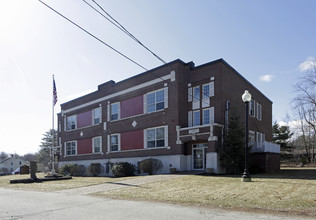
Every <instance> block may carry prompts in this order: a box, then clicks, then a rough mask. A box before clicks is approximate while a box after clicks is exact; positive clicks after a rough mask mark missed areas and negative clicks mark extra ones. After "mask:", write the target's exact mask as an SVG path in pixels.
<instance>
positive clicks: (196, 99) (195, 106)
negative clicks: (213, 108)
mask: <svg viewBox="0 0 316 220" xmlns="http://www.w3.org/2000/svg"><path fill="white" fill-rule="evenodd" d="M195 88H199V91H200V94H199V97H195V96H194V89H195ZM200 99H201V88H200V86H194V87H193V91H192V109H199V108H200Z"/></svg>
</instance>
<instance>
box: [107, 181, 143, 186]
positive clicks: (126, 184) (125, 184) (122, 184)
mask: <svg viewBox="0 0 316 220" xmlns="http://www.w3.org/2000/svg"><path fill="white" fill-rule="evenodd" d="M107 184H115V185H121V186H133V187H140V186H139V185H133V184H128V183H117V182H107Z"/></svg>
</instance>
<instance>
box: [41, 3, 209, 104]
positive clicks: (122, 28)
mask: <svg viewBox="0 0 316 220" xmlns="http://www.w3.org/2000/svg"><path fill="white" fill-rule="evenodd" d="M38 1H39V2H41V3H42V4H43V5H45V6H46V7H48V8H49V9H50V10H52V11H53V12H55V13H56V14H58V15H59V16H61V17H62V18H64V19H66V20H67V21H68V22H70V23H72V24H73V25H75V26H76V27H78V28H79V29H81V30H82V31H84V32H85V33H87V34H88V35H90V36H91V37H93V38H94V39H96V40H98V41H99V42H101V43H102V44H104V45H105V46H107V47H109V48H110V49H112V50H113V51H115V52H116V53H118V54H120V55H121V56H123V57H124V58H126V59H127V60H129V61H131V62H133V63H134V64H136V65H137V66H139V67H141V68H142V69H144V70H146V71H148V69H147V68H145V67H144V66H142V65H140V64H139V63H137V62H136V61H134V60H132V59H131V58H129V57H128V56H126V55H125V54H123V53H121V52H120V51H118V50H116V49H115V48H113V47H112V46H110V45H109V44H107V43H105V42H104V41H103V40H101V39H100V38H98V37H96V36H95V35H93V34H92V33H90V32H89V31H87V30H86V29H84V28H83V27H81V26H80V25H78V24H76V23H75V22H73V21H72V20H70V19H69V18H67V17H66V16H64V15H63V14H61V13H60V12H58V11H57V10H55V9H54V8H52V7H51V6H49V5H48V4H46V3H45V2H43V1H42V0H38ZM83 1H84V2H85V3H87V2H86V1H85V0H83ZM92 1H93V2H95V1H94V0H92ZM95 3H96V2H95ZM87 4H88V3H87ZM96 4H97V3H96ZM88 5H89V6H90V7H92V8H94V7H93V6H91V5H90V4H88ZM97 5H98V4H97ZM95 10H96V11H97V12H98V13H99V14H101V15H102V13H101V12H99V11H98V10H97V9H95ZM104 13H106V14H108V13H107V12H105V10H104ZM109 16H110V15H109ZM103 17H104V16H103ZM110 17H111V19H113V20H114V21H115V22H117V21H116V20H115V19H114V18H113V17H112V16H110ZM106 19H107V20H109V19H108V18H106ZM109 21H110V20H109ZM110 22H111V23H112V24H113V25H115V26H116V27H118V26H117V25H116V24H114V23H113V22H112V21H110ZM117 23H118V22H117ZM118 25H119V26H120V27H121V28H120V29H121V30H122V31H124V32H125V33H126V34H128V35H129V36H130V37H132V38H133V39H134V38H135V37H134V36H133V35H132V34H131V33H130V32H128V31H127V30H126V29H125V28H124V27H123V26H122V25H121V24H119V23H118ZM118 28H119V27H118ZM135 40H136V41H138V39H137V38H135ZM139 42H140V41H139ZM140 44H141V45H143V44H142V43H141V42H140ZM143 46H144V45H143ZM144 47H145V46H144ZM145 48H147V47H145ZM147 49H148V48H147ZM148 50H149V49H148ZM149 51H150V50H149ZM150 52H151V51H150ZM151 53H153V52H151ZM153 54H154V53H153ZM154 56H156V57H157V58H158V59H159V60H161V61H162V62H163V63H164V64H166V62H165V61H164V60H162V59H161V58H159V57H158V56H157V55H155V54H154ZM151 74H152V75H153V76H155V77H158V78H159V79H161V80H162V81H163V82H166V83H167V84H168V85H170V86H172V87H174V88H176V89H179V88H178V86H176V85H173V84H170V83H169V82H167V80H165V79H163V78H162V77H161V76H158V75H156V74H154V73H151ZM202 93H203V94H204V92H202ZM191 96H192V100H194V99H199V98H196V97H194V94H193V92H192V94H191ZM200 101H201V102H205V101H204V100H203V99H201V100H200ZM205 103H206V102H205ZM206 104H208V103H206Z"/></svg>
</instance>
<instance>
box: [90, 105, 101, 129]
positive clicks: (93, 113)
mask: <svg viewBox="0 0 316 220" xmlns="http://www.w3.org/2000/svg"><path fill="white" fill-rule="evenodd" d="M96 109H100V122H99V123H98V124H95V123H94V119H95V110H96ZM101 123H102V108H101V107H98V108H94V109H92V125H99V124H101Z"/></svg>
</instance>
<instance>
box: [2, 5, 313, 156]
mask: <svg viewBox="0 0 316 220" xmlns="http://www.w3.org/2000/svg"><path fill="white" fill-rule="evenodd" d="M87 1H88V2H90V3H92V2H91V1H89V0H87ZM44 2H46V3H47V4H49V5H50V6H52V7H53V8H55V9H56V10H58V11H59V12H61V13H62V14H64V15H65V16H67V17H69V18H70V19H72V20H73V21H75V22H76V23H78V24H79V25H81V26H82V27H84V28H86V29H87V30H88V31H90V32H91V33H93V34H95V35H96V36H98V37H99V38H100V39H102V40H103V41H105V42H106V43H108V44H109V45H111V46H113V47H114V48H116V49H117V50H119V51H120V52H122V53H124V54H125V55H127V56H129V57H130V58H132V59H133V60H135V61H136V62H138V63H140V64H141V65H142V66H144V67H146V68H147V69H151V68H155V67H157V66H159V65H161V64H162V63H161V62H160V61H159V60H157V59H156V58H155V57H153V56H152V55H151V54H149V53H148V52H147V51H146V50H144V49H143V48H142V47H140V46H139V45H138V44H136V43H135V42H134V41H132V40H131V39H130V38H128V37H127V36H126V35H124V34H123V33H122V32H120V31H119V30H118V29H117V28H115V27H114V26H113V25H112V24H110V23H109V22H108V21H106V20H105V19H104V18H103V17H101V16H100V15H98V14H97V13H96V12H94V11H93V10H92V9H91V8H90V7H89V6H87V5H86V4H85V3H84V2H83V1H78V0H76V1H75V0H68V1H62V0H44ZM97 2H98V3H99V4H101V5H102V6H103V7H104V9H105V10H106V11H107V12H109V13H110V14H111V15H112V16H113V17H114V18H115V19H117V20H118V21H119V22H120V23H121V24H123V25H124V26H125V27H126V28H127V29H128V30H129V31H130V32H131V33H132V34H133V35H135V36H136V37H137V38H138V39H139V40H141V41H142V42H143V43H144V44H145V45H146V46H148V47H149V48H150V49H151V50H153V51H154V52H155V53H156V54H158V55H159V56H160V57H162V58H163V59H164V60H166V61H167V62H170V61H173V60H175V59H178V58H179V59H182V60H183V61H184V62H190V61H193V62H194V63H195V64H196V65H201V64H203V63H207V62H209V61H212V60H216V59H219V58H223V59H225V60H226V61H227V62H228V63H229V64H230V65H232V66H233V67H234V68H235V69H236V70H237V71H238V72H239V73H241V74H242V75H243V76H244V77H245V78H247V79H248V80H249V81H250V82H251V83H252V84H253V85H255V86H256V87H257V88H258V89H259V90H261V91H262V92H263V93H264V94H265V95H266V96H267V97H268V98H270V99H271V100H272V101H273V103H274V104H273V120H277V121H282V120H284V119H285V117H286V113H290V109H289V107H288V106H289V103H290V101H291V98H292V97H293V96H294V95H295V93H293V92H292V91H293V85H294V84H295V83H296V81H297V80H298V78H299V77H300V76H302V74H303V71H302V70H303V69H304V66H305V64H307V63H308V62H309V63H314V62H315V57H316V44H315V39H316V29H315V21H316V14H315V8H316V1H313V0H300V1H298V0H297V1H293V0H278V1H272V0H266V1H259V0H258V1H253V0H251V1H246V0H240V1H235V0H230V1H228V0H222V1H219V0H218V1H215V0H214V1H212V0H209V1H201V0H199V1H193V0H191V1H188V0H173V1H167V0H159V1H148V0H134V1H127V0H125V1H123V0H116V1H114V0H113V1H101V0H98V1H97ZM0 31H1V33H0V88H1V93H0V99H1V103H2V104H1V116H0V121H1V126H0V134H1V143H0V151H5V152H8V153H14V152H16V153H18V154H25V153H28V152H36V151H37V150H38V148H39V145H40V142H41V138H42V134H43V133H44V132H45V131H47V130H49V129H50V128H51V127H52V119H51V114H52V107H51V102H52V100H51V97H52V74H54V75H55V79H56V86H57V93H58V100H59V101H58V103H57V105H56V107H55V112H56V113H57V112H59V111H60V107H59V105H60V104H61V103H63V102H66V101H69V100H71V99H73V98H76V97H78V96H80V95H83V94H85V93H87V92H91V91H94V90H96V89H97V86H98V85H99V84H102V83H104V82H106V81H108V80H114V81H116V82H117V81H121V80H123V79H126V78H128V77H131V76H133V75H136V74H139V73H142V72H143V69H141V68H139V67H138V66H136V65H135V64H133V63H131V62H130V61H128V60H126V59H125V58H123V57H121V56H120V55H118V54H116V53H114V52H113V51H112V50H110V49H109V48H107V47H105V46H104V45H102V44H101V43H100V42H98V41H96V40H95V39H93V38H92V37H91V36H89V35H87V34H86V33H84V32H82V31H81V30H79V29H78V28H77V27H75V26H73V25H72V24H70V23H69V22H67V21H66V20H64V19H63V18H61V17H60V16H58V15H57V14H55V13H54V12H52V11H51V10H49V9H48V8H47V7H45V6H44V5H43V4H41V3H40V2H39V1H37V0H27V1H26V0H1V2H0ZM300 67H301V68H300Z"/></svg>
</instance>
